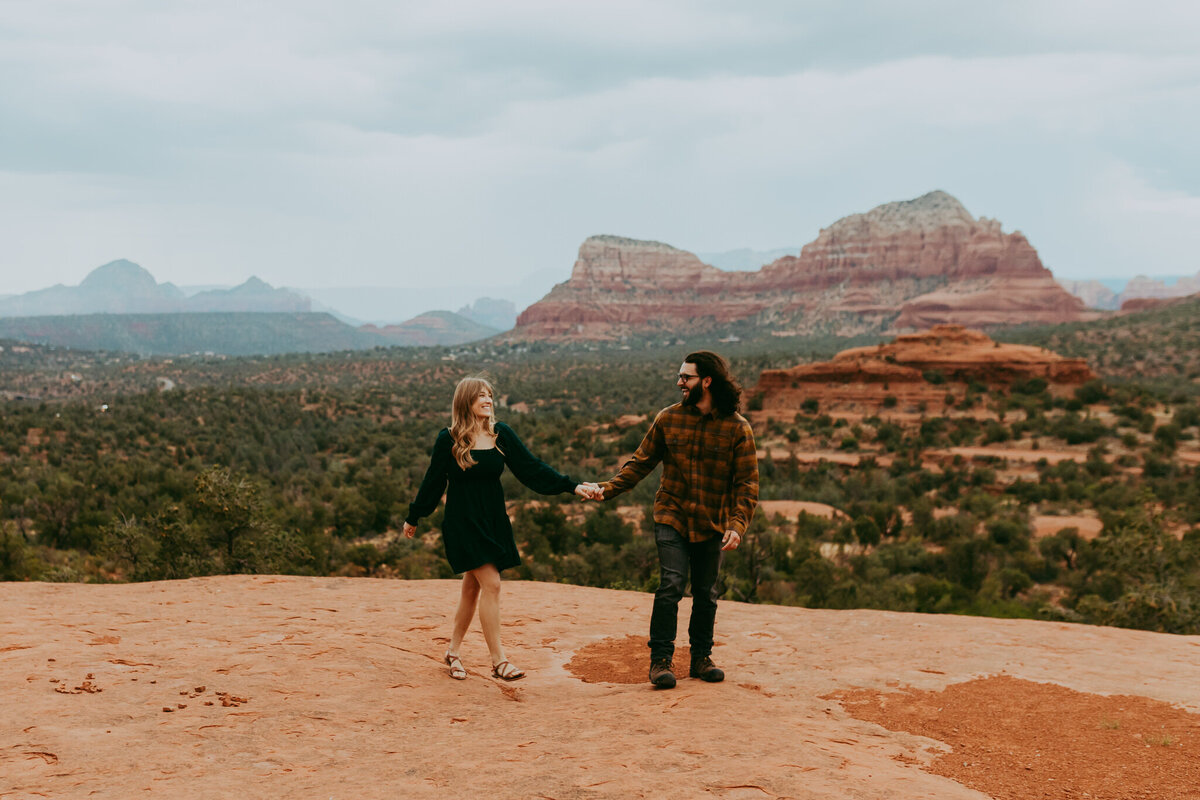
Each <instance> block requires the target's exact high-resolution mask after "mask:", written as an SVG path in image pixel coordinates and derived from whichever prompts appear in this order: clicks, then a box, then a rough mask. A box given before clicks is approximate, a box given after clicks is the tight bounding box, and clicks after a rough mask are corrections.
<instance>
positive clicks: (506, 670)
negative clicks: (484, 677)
mask: <svg viewBox="0 0 1200 800" xmlns="http://www.w3.org/2000/svg"><path fill="white" fill-rule="evenodd" d="M492 677H494V678H499V679H500V680H502V681H515V680H517V679H519V678H524V677H525V670H521V669H517V668H516V667H514V666H513V665H512V664H511V663H510V662H509V661H508V659H505V660H504V661H501V662H500V663H499V664H495V665H493V666H492Z"/></svg>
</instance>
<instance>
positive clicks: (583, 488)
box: [575, 483, 604, 500]
mask: <svg viewBox="0 0 1200 800" xmlns="http://www.w3.org/2000/svg"><path fill="white" fill-rule="evenodd" d="M575 494H577V495H579V496H580V497H582V498H583V499H584V500H603V499H604V490H603V489H601V488H600V487H599V486H598V485H597V484H594V483H581V484H579V485H578V486H576V487H575Z"/></svg>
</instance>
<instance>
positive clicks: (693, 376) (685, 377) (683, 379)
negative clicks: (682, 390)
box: [679, 372, 700, 383]
mask: <svg viewBox="0 0 1200 800" xmlns="http://www.w3.org/2000/svg"><path fill="white" fill-rule="evenodd" d="M699 377H700V376H699V375H684V374H683V373H682V372H681V373H679V380H681V381H683V382H684V383H687V382H688V381H690V380H691V379H692V378H699Z"/></svg>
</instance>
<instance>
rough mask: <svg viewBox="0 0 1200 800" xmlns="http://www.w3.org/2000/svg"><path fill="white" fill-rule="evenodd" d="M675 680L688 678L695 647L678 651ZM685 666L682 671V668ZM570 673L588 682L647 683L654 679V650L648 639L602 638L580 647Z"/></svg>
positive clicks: (677, 649) (572, 660) (569, 662)
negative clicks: (652, 656) (648, 643)
mask: <svg viewBox="0 0 1200 800" xmlns="http://www.w3.org/2000/svg"><path fill="white" fill-rule="evenodd" d="M674 663H675V677H677V678H681V677H685V676H686V675H687V668H686V665H687V664H690V663H691V648H689V647H687V646H686V645H684V646H683V647H676V648H675V661H674ZM680 664H684V665H685V667H684V669H683V671H682V673H681V672H680V669H679V665H680ZM567 671H568V672H570V673H571V674H572V675H574V676H575V677H576V678H579V680H581V681H583V682H584V683H647V682H648V681H649V679H650V677H649V676H650V650H649V648H647V647H646V639H645V637H644V636H625V637H623V638H613V639H601V640H600V641H598V642H594V643H592V644H589V645H587V646H585V647H581V648H579V650H577V651H576V652H575V655H574V657H573V658H572V659H571V660H570V661H568V662H567Z"/></svg>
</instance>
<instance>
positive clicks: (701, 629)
mask: <svg viewBox="0 0 1200 800" xmlns="http://www.w3.org/2000/svg"><path fill="white" fill-rule="evenodd" d="M687 547H688V556H689V560H690V562H691V571H692V618H691V621H690V622H689V623H688V641H689V643H690V645H691V648H692V669H691V671H690V672H691V675H692V677H693V678H703V679H704V680H707V681H719V680H722V679H723V678H724V677H725V675H724V673H722V672H721V671H720V670H719V669H717V668H716V667H715V666H713V665H712V661H711V659H710V657H711V656H712V649H713V628H714V626H715V624H716V619H717V576H718V575H719V574H720V571H721V560H722V556H723V555H724V553H723V551H722V550H721V537H720V536H712V537H710V538H708V539H706V540H705V541H703V542H694V543H689V544H688V546H687ZM706 660H707V663H703V662H705V661H706ZM698 664H702V666H701V667H699V668H697V665H698Z"/></svg>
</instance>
